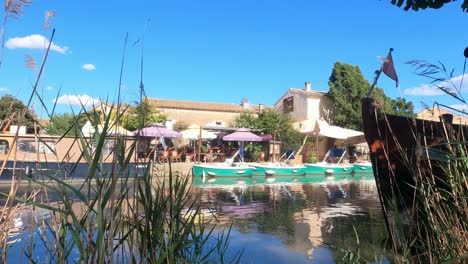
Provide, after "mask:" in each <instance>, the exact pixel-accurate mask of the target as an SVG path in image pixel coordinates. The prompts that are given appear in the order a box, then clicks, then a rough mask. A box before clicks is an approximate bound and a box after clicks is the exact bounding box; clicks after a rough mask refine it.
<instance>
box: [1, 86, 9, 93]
mask: <svg viewBox="0 0 468 264" xmlns="http://www.w3.org/2000/svg"><path fill="white" fill-rule="evenodd" d="M6 91H8V88H5V87H0V92H6Z"/></svg>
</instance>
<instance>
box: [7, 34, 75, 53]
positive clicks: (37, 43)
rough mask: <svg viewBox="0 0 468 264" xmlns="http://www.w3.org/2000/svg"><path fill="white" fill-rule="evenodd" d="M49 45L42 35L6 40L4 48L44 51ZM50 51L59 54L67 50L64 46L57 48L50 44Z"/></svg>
mask: <svg viewBox="0 0 468 264" xmlns="http://www.w3.org/2000/svg"><path fill="white" fill-rule="evenodd" d="M48 45H49V40H48V39H47V38H45V37H44V36H42V35H39V34H33V35H29V36H26V37H16V38H11V39H9V40H7V42H6V43H5V46H6V47H7V48H9V49H44V48H47V46H48ZM50 49H51V50H53V51H56V52H58V53H61V54H66V53H67V52H68V50H69V48H68V47H66V46H63V47H61V46H58V45H56V44H54V43H53V42H52V44H51V45H50Z"/></svg>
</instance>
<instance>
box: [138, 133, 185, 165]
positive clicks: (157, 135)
mask: <svg viewBox="0 0 468 264" xmlns="http://www.w3.org/2000/svg"><path fill="white" fill-rule="evenodd" d="M133 134H134V135H135V136H136V135H139V136H141V137H153V138H159V141H160V142H161V144H163V146H164V145H165V144H164V138H180V137H182V134H181V133H179V132H177V131H174V130H171V129H169V128H166V127H165V126H163V125H161V124H152V125H149V126H147V127H144V128H142V129H139V130H137V131H134V132H133ZM154 160H156V151H154Z"/></svg>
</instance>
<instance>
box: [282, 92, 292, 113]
mask: <svg viewBox="0 0 468 264" xmlns="http://www.w3.org/2000/svg"><path fill="white" fill-rule="evenodd" d="M290 112H294V97H292V96H290V97H288V98H285V99H283V114H287V113H290Z"/></svg>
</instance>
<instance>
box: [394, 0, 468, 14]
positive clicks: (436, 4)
mask: <svg viewBox="0 0 468 264" xmlns="http://www.w3.org/2000/svg"><path fill="white" fill-rule="evenodd" d="M456 1H458V0H417V1H415V0H392V2H391V3H392V5H396V6H398V7H402V6H403V10H405V11H408V10H410V9H411V10H414V11H418V10H420V9H426V8H429V9H439V8H442V7H443V6H444V5H446V4H449V3H451V2H456ZM460 7H461V8H462V10H463V11H464V12H467V11H468V0H463V1H462V4H461V6H460Z"/></svg>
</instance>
